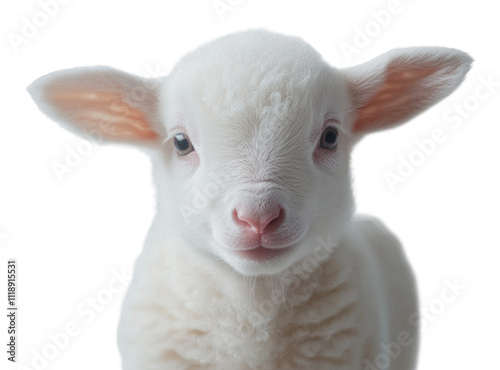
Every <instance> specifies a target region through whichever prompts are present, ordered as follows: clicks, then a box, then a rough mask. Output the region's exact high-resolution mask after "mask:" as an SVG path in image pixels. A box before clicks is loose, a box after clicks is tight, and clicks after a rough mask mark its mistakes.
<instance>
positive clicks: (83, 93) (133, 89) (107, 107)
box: [28, 66, 162, 144]
mask: <svg viewBox="0 0 500 370" xmlns="http://www.w3.org/2000/svg"><path fill="white" fill-rule="evenodd" d="M158 90H159V83H158V82H157V81H156V79H147V78H142V77H139V76H134V75H131V74H128V73H125V72H122V71H119V70H116V69H113V68H109V67H101V66H99V67H80V68H73V69H67V70H62V71H57V72H53V73H49V74H48V75H45V76H43V77H40V78H39V79H37V80H36V81H34V82H33V83H32V84H31V85H30V86H29V87H28V91H29V93H30V94H31V96H32V97H33V99H34V100H35V102H36V103H37V104H38V106H39V108H40V109H41V110H42V111H43V112H44V113H45V114H46V115H47V116H49V117H50V118H52V119H54V120H55V121H57V122H59V123H61V125H62V126H64V127H65V128H67V129H68V130H70V131H72V132H75V133H77V134H80V135H84V136H86V135H92V137H95V136H96V135H97V136H98V137H99V138H101V139H104V140H110V141H119V142H132V143H143V144H147V143H149V142H153V141H155V140H158V138H159V136H160V135H161V134H162V133H161V132H160V130H161V128H160V125H159V124H158V122H157V118H156V117H157V108H158Z"/></svg>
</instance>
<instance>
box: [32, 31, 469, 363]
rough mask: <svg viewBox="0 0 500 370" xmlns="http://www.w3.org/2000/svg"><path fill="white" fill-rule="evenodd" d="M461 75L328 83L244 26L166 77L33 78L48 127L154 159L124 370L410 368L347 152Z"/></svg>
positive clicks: (429, 53) (397, 256) (388, 252)
mask: <svg viewBox="0 0 500 370" xmlns="http://www.w3.org/2000/svg"><path fill="white" fill-rule="evenodd" d="M471 62H472V59H471V58H470V56H468V55H467V54H466V53H464V52H461V51H459V50H456V49H449V48H442V47H415V48H400V49H394V50H392V51H389V52H387V53H386V54H383V55H381V56H379V57H377V58H375V59H373V60H371V61H369V62H367V63H365V64H362V65H359V66H355V67H351V68H346V69H335V68H333V67H331V66H330V65H329V64H327V63H326V62H325V61H324V60H323V59H322V58H321V56H320V55H319V54H318V53H317V52H316V51H315V50H314V49H313V48H312V47H311V46H310V45H308V44H307V43H306V42H304V41H302V40H301V39H299V38H296V37H290V36H284V35H280V34H276V33H272V32H269V31H265V30H249V31H244V32H239V33H235V34H231V35H228V36H225V37H222V38H219V39H217V40H215V41H212V42H210V43H208V44H205V45H203V46H201V47H199V48H198V49H196V50H195V51H193V52H191V53H189V54H187V55H186V56H184V57H183V58H182V59H181V60H180V61H179V62H178V64H177V65H176V66H175V67H174V69H173V70H172V71H171V73H170V74H169V75H168V76H166V77H164V78H142V77H138V76H135V75H131V74H128V73H125V72H122V71H118V70H116V69H113V68H109V67H102V66H96V67H81V68H74V69H68V70H63V71H58V72H53V73H50V74H48V75H46V76H43V77H41V78H39V79H37V80H36V81H35V82H33V83H32V84H31V85H30V86H29V88H28V90H29V92H30V93H31V95H32V97H33V99H34V100H35V102H36V103H37V104H38V105H39V107H40V109H41V110H42V111H43V112H44V113H45V114H47V115H48V116H49V117H50V118H52V119H54V120H56V121H58V122H60V123H61V124H62V125H63V126H64V127H66V128H67V129H69V130H71V131H73V132H74V133H76V134H78V135H82V136H84V137H89V136H91V137H94V138H95V137H99V138H100V139H102V140H103V141H105V142H118V143H128V144H134V145H135V146H137V147H139V148H141V150H144V151H145V152H146V153H148V154H149V155H150V156H151V159H152V163H153V170H154V171H153V177H154V181H155V184H156V189H157V192H156V201H157V213H156V216H155V219H154V221H153V224H152V226H151V229H150V231H149V233H148V236H147V238H146V241H145V244H144V249H143V252H142V254H141V255H140V256H139V258H138V260H137V261H136V265H135V270H134V277H133V281H132V283H131V286H130V288H129V290H128V292H127V296H126V299H125V302H124V305H123V310H122V315H121V319H120V325H119V329H118V344H119V349H120V352H121V356H122V366H123V369H126V370H139V369H140V370H159V369H161V370H164V369H231V370H233V369H337V370H343V369H349V370H353V369H368V370H372V369H377V370H378V369H392V370H407V369H414V368H415V366H416V359H417V349H418V328H417V327H416V325H414V323H412V322H411V320H409V318H410V317H411V316H412V314H414V313H415V312H417V311H418V309H417V297H416V289H415V281H414V277H413V274H412V271H411V268H410V267H409V265H408V262H407V260H406V257H405V255H404V252H403V250H402V248H401V246H400V244H399V242H398V241H397V239H396V237H395V236H394V235H393V234H392V233H391V232H390V231H389V230H387V229H386V227H385V226H384V225H383V224H382V223H381V222H380V221H378V220H376V219H374V218H367V217H365V218H362V217H359V216H356V215H354V200H353V194H352V189H351V176H350V152H351V149H352V147H353V146H354V144H356V143H357V142H358V141H359V140H360V139H361V138H362V137H363V136H364V135H365V134H368V133H371V132H374V131H378V130H384V129H388V128H391V127H394V126H396V125H399V124H402V123H404V122H406V121H408V120H409V119H410V118H412V117H414V116H415V115H417V114H419V113H420V112H422V111H423V110H425V109H427V108H428V107H430V106H432V105H433V104H435V103H437V102H438V101H440V100H441V99H443V98H444V97H446V96H447V95H449V94H450V93H451V92H453V91H454V90H455V89H456V88H457V87H458V85H460V83H461V82H462V81H463V80H464V78H465V75H466V73H467V71H468V70H469V69H470V65H471ZM384 348H385V350H384ZM387 348H389V350H388V349H387Z"/></svg>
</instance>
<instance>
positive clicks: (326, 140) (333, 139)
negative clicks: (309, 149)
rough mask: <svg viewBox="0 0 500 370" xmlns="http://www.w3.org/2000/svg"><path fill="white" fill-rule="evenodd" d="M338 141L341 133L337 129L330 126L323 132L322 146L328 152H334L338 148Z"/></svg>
mask: <svg viewBox="0 0 500 370" xmlns="http://www.w3.org/2000/svg"><path fill="white" fill-rule="evenodd" d="M338 141H339V132H338V130H337V128H335V127H333V126H328V127H327V128H326V129H325V131H323V135H321V142H320V146H321V147H322V148H325V149H328V150H333V149H335V147H336V146H337V142H338Z"/></svg>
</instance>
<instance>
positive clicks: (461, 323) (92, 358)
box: [0, 0, 500, 370]
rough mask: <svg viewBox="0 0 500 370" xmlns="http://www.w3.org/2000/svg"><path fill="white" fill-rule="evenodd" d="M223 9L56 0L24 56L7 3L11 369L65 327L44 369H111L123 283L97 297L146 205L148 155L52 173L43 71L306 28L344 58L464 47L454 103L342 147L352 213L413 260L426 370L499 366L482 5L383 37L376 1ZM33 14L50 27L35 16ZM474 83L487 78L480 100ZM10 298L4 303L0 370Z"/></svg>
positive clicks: (165, 62) (119, 264)
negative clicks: (73, 330)
mask: <svg viewBox="0 0 500 370" xmlns="http://www.w3.org/2000/svg"><path fill="white" fill-rule="evenodd" d="M46 1H48V0H45V1H43V2H46ZM222 2H223V3H227V1H226V0H223V1H222ZM228 2H229V3H233V4H235V5H234V6H231V8H232V10H231V11H227V12H226V13H224V14H223V19H221V17H220V16H219V14H218V13H217V11H216V10H215V9H214V7H213V0H206V1H171V2H167V1H151V0H141V1H123V0H122V1H118V0H111V1H96V0H85V1H77V0H72V1H67V4H64V5H60V6H59V9H58V10H57V12H54V13H55V14H52V15H51V16H48V17H46V18H47V22H46V23H47V24H46V25H41V26H40V27H38V28H39V29H38V33H37V34H36V35H32V37H31V38H26V40H25V41H26V42H25V43H22V44H21V45H19V46H18V47H17V48H16V47H14V46H13V44H12V43H11V42H10V41H9V37H13V36H12V34H17V35H19V36H21V37H23V33H22V28H23V24H24V20H23V19H24V17H26V18H27V19H28V20H30V21H33V17H37V14H38V12H40V11H43V10H42V7H41V5H40V3H39V2H37V1H33V0H25V1H18V2H9V5H8V6H6V5H5V4H4V5H2V8H3V9H2V10H1V11H0V21H1V25H2V43H1V45H0V48H1V53H2V55H1V58H0V60H1V63H2V68H1V71H0V73H1V80H0V81H1V83H0V94H1V96H0V102H1V103H2V104H1V106H2V108H1V112H2V120H1V124H0V130H1V132H0V189H1V191H0V242H1V245H0V263H1V266H0V279H1V280H2V281H5V280H4V279H6V264H7V263H6V261H7V259H8V258H16V259H17V260H18V264H19V267H18V278H19V285H20V287H19V293H18V305H19V307H20V311H19V315H20V318H19V321H18V325H19V329H20V330H19V333H20V334H19V338H18V344H19V348H18V354H19V357H18V360H19V361H20V363H22V364H23V365H25V367H20V368H22V369H33V370H35V368H34V367H32V365H31V362H32V360H33V356H34V353H35V352H34V351H37V352H39V353H41V352H42V351H43V350H44V349H46V350H47V348H48V347H47V346H48V345H49V346H50V343H51V339H50V338H49V335H50V334H54V335H55V334H56V333H59V332H61V331H63V330H65V327H66V325H67V324H71V323H74V325H76V326H77V328H78V329H79V332H78V335H76V336H74V337H71V338H70V340H69V343H63V344H64V346H63V347H64V348H62V349H60V350H58V352H57V353H56V354H53V356H52V357H54V358H52V359H50V360H49V361H48V362H47V364H46V365H45V367H44V366H42V367H38V368H40V369H41V368H47V369H64V370H67V369H71V370H79V369H94V368H97V369H119V367H120V359H119V354H118V351H117V346H116V327H117V322H118V317H119V310H120V304H121V300H122V299H123V292H124V289H123V288H122V289H121V292H119V293H115V294H112V296H111V297H109V295H106V292H105V291H103V290H107V289H108V288H107V286H108V284H109V283H110V282H113V281H114V280H113V279H114V278H113V276H114V275H113V271H114V272H115V273H116V272H118V273H121V272H122V269H123V268H126V269H130V267H131V266H132V264H133V261H134V259H135V258H136V256H137V255H138V254H139V253H140V251H141V248H142V247H141V245H142V241H143V238H144V236H145V234H146V232H147V228H148V225H149V223H150V221H151V218H152V215H153V211H154V209H153V188H152V184H151V176H150V165H149V162H148V159H147V158H146V157H145V156H144V155H143V154H142V153H140V152H139V151H136V150H134V149H132V148H129V147H122V146H105V147H93V148H92V150H91V152H90V153H89V154H88V155H86V156H85V157H84V158H82V161H81V163H80V164H78V165H77V166H76V167H75V168H74V169H73V171H72V172H71V173H68V174H65V175H64V176H63V178H62V181H59V180H58V178H57V176H56V174H55V172H54V170H53V168H52V165H53V163H54V162H60V163H63V164H64V163H65V161H66V157H67V155H68V151H70V150H74V149H75V148H77V147H78V145H80V144H81V140H80V139H78V138H76V137H75V136H73V135H71V134H69V133H67V132H65V131H64V130H63V129H61V128H60V127H59V126H57V125H56V124H55V123H53V122H51V121H50V120H49V119H48V118H46V117H45V116H44V115H43V114H41V113H40V112H39V111H38V109H37V108H36V107H35V105H34V103H33V102H32V101H31V99H30V97H29V95H28V94H27V92H26V91H25V88H26V86H27V85H28V84H29V83H30V82H32V81H33V80H34V79H36V78H37V77H39V76H41V75H43V74H46V73H48V72H51V71H54V70H58V69H64V68H71V67H76V66H81V65H96V64H103V65H111V66H114V67H116V68H120V69H123V70H126V71H128V72H131V73H135V74H139V75H144V76H157V75H162V74H166V73H168V71H169V70H170V69H171V67H172V65H173V64H174V63H175V62H176V60H178V58H179V57H181V56H182V55H184V54H185V53H186V52H188V51H189V50H192V49H193V48H195V47H197V46H198V45H200V44H201V43H203V42H205V41H209V40H211V39H213V38H215V37H218V36H220V35H224V34H227V33H230V32H234V31H237V30H244V29H247V28H255V27H264V28H267V29H270V30H274V31H278V32H281V33H285V34H292V35H297V36H300V37H302V38H304V39H305V40H306V41H308V42H309V43H310V44H312V45H313V46H314V47H315V48H316V49H317V50H319V51H320V52H321V53H322V54H323V56H324V58H325V59H326V60H327V61H329V62H330V63H332V64H333V65H335V66H338V67H344V66H349V65H354V64H358V63H361V62H364V61H367V60H369V59H371V58H372V57H375V56H377V55H379V54H381V53H383V52H385V51H387V50H389V49H391V48H394V47H403V46H433V45H439V46H448V47H455V48H458V49H462V50H464V51H466V52H468V53H469V54H471V55H472V56H473V58H474V59H475V62H474V66H473V69H472V70H471V72H470V73H469V75H468V77H467V79H466V81H465V82H464V84H463V85H462V86H461V87H460V88H459V90H457V91H456V92H455V93H454V94H453V95H451V96H450V97H449V98H447V99H445V100H444V101H442V102H441V103H440V104H439V105H437V106H435V107H433V108H432V109H430V110H429V111H427V112H426V113H424V114H422V115H420V116H418V117H417V118H415V119H414V120H412V121H411V122H410V123H408V124H406V125H404V126H402V127H400V128H397V129H394V130H391V131H386V132H381V133H378V134H374V135H372V136H370V137H368V138H366V139H365V140H363V141H362V142H361V143H360V144H359V146H358V148H357V149H356V151H355V152H354V154H353V171H354V175H355V189H356V195H357V202H358V210H359V212H361V213H365V214H372V215H376V216H378V217H380V218H381V219H382V220H383V221H384V222H385V223H386V224H387V225H388V226H389V228H390V229H392V230H393V231H394V232H395V233H396V234H397V235H398V236H399V238H400V239H401V241H402V242H403V244H404V246H405V249H406V251H407V254H408V257H409V259H410V262H411V264H412V266H413V268H414V270H415V274H416V276H417V279H418V284H419V292H420V299H421V307H422V309H423V310H424V312H425V311H427V312H429V313H428V316H427V319H426V330H425V331H424V333H423V338H422V345H421V352H420V366H419V368H420V369H487V368H488V369H491V368H496V367H497V366H498V364H497V353H498V348H499V345H500V340H499V339H498V333H499V332H500V324H499V320H498V312H499V311H500V307H499V299H498V295H499V289H498V282H499V275H500V273H499V268H498V264H499V256H500V254H499V251H498V249H499V247H500V245H499V237H498V230H499V225H498V223H499V221H500V220H499V217H498V209H499V206H500V204H499V203H500V202H499V196H498V191H499V190H498V189H500V178H499V176H498V171H499V165H498V161H499V159H500V156H499V154H500V145H498V142H499V138H500V122H499V119H498V116H499V113H498V110H497V109H496V108H498V102H499V99H498V97H499V90H500V86H499V82H500V71H499V69H498V66H499V65H500V53H499V52H498V36H499V35H500V32H499V31H500V27H499V23H500V22H499V21H498V10H495V9H494V8H493V7H492V5H491V4H493V2H492V1H487V0H476V1H473V2H472V1H471V2H457V1H451V0H446V1H439V2H436V1H432V0H418V1H417V0H414V1H408V0H401V1H400V2H399V6H398V7H396V9H397V10H396V11H397V14H392V15H391V17H390V19H387V17H386V20H385V21H384V22H385V24H384V25H382V26H381V25H380V22H382V21H381V20H379V21H378V22H379V26H378V29H377V26H376V25H374V23H373V22H376V20H375V18H376V16H375V15H374V14H381V13H380V12H381V11H383V10H384V9H385V10H387V9H388V8H389V7H390V6H389V4H390V1H388V0H383V1H373V2H368V1H357V2H348V1H336V2H334V1H332V2H327V1H311V0H309V1H295V2H293V1H285V0H280V1H272V2H271V1H264V0H253V1H250V0H242V1H235V0H233V1H228ZM327 4H328V5H327ZM391 9H392V8H391ZM373 12H375V13H373ZM37 19H38V22H43V21H44V19H43V15H41V16H40V15H39V14H38V18H37ZM359 30H362V31H363V30H366V31H368V32H370V33H371V36H369V37H368V39H367V40H365V44H366V45H360V44H359V41H360V40H357V41H358V45H360V46H361V47H360V48H359V50H357V52H356V53H355V54H352V55H350V56H347V55H346V53H344V52H343V51H342V47H341V45H342V43H349V44H351V45H353V46H355V43H354V39H355V37H356V35H358V33H359V32H360V31H359ZM358 38H359V36H358ZM344 45H345V44H344ZM16 49H17V50H16ZM481 78H482V79H484V80H487V79H490V80H492V81H496V84H497V86H493V87H491V89H492V90H493V92H492V93H490V95H489V96H488V97H487V98H482V99H477V98H475V94H476V91H477V88H478V86H480V84H481ZM480 89H481V90H480V92H481V93H483V95H484V94H486V92H487V90H486V89H485V88H484V87H483V88H480ZM464 103H466V104H468V108H463V109H465V110H466V112H465V113H466V114H467V118H463V119H462V121H461V125H460V127H458V128H453V127H452V126H451V125H450V123H449V122H447V121H446V119H445V118H444V115H446V114H454V115H456V114H457V113H450V110H451V112H453V111H454V110H455V109H460V106H463V105H464ZM475 103H477V104H476V105H474V104H475ZM467 109H468V111H467ZM436 127H439V128H442V129H443V130H444V131H445V133H446V140H445V141H444V142H442V143H439V144H436V146H435V148H434V151H433V152H432V153H431V154H430V155H428V156H426V157H425V159H424V160H423V161H422V162H423V163H421V164H420V165H418V166H416V168H415V170H414V172H413V173H412V174H411V175H409V176H407V177H406V178H404V182H403V183H398V184H396V185H395V188H394V189H391V187H390V186H389V185H388V182H387V181H386V179H385V177H384V174H385V173H386V172H388V171H389V172H393V173H395V174H397V173H398V166H399V163H400V161H401V158H403V159H406V160H408V159H409V158H410V156H411V155H412V152H413V151H414V150H417V149H418V146H417V145H416V144H415V140H424V139H429V138H430V137H431V133H432V131H433V130H434V129H435V128H436ZM414 155H416V156H418V154H414ZM129 271H130V270H129ZM457 279H458V280H457ZM455 280H457V281H458V282H460V283H461V284H463V285H465V286H467V288H466V289H465V290H464V291H462V292H461V293H460V294H459V295H458V296H456V297H455V299H454V302H453V303H444V302H443V301H442V299H441V298H440V296H441V293H442V291H443V289H445V288H446V284H447V281H448V282H453V281H455ZM114 286H115V288H120V286H119V284H115V285H114ZM0 287H1V289H2V290H3V289H4V287H5V283H3V282H1V283H0ZM0 296H1V297H5V296H6V293H3V292H2V293H0ZM96 296H98V297H101V298H102V297H107V298H110V300H111V302H110V303H109V304H107V305H105V306H104V307H102V311H100V312H95V311H94V312H95V317H92V320H90V316H82V315H80V314H78V313H77V308H78V307H82V305H86V302H87V299H88V298H89V297H96ZM5 306H6V301H5V299H4V298H2V299H1V304H0V310H1V317H2V319H0V324H1V327H0V332H1V335H0V338H1V340H2V342H1V346H0V348H1V349H2V350H1V351H0V353H2V354H1V355H0V356H1V358H0V363H1V366H0V367H1V368H2V369H3V368H4V364H6V353H5V351H4V349H6V343H5V344H4V342H6V339H7V335H6V325H7V322H6V320H5V314H4V312H6V310H5V308H4V307H5ZM87 309H88V307H87ZM85 319H88V321H90V322H86V321H85ZM48 353H49V354H50V353H51V352H50V351H49V352H48Z"/></svg>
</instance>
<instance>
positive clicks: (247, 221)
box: [233, 209, 260, 233]
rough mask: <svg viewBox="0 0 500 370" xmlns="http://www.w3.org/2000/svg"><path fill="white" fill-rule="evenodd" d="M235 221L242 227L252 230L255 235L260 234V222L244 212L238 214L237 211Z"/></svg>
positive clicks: (234, 216)
mask: <svg viewBox="0 0 500 370" xmlns="http://www.w3.org/2000/svg"><path fill="white" fill-rule="evenodd" d="M233 219H234V222H236V224H237V225H239V226H240V227H244V228H247V229H251V230H252V231H253V232H254V233H260V221H259V220H258V219H257V218H254V217H251V216H250V215H248V214H246V213H244V212H240V213H238V210H236V209H235V210H234V211H233Z"/></svg>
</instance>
